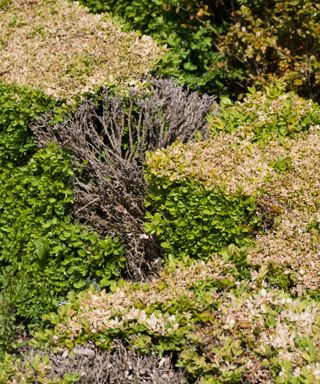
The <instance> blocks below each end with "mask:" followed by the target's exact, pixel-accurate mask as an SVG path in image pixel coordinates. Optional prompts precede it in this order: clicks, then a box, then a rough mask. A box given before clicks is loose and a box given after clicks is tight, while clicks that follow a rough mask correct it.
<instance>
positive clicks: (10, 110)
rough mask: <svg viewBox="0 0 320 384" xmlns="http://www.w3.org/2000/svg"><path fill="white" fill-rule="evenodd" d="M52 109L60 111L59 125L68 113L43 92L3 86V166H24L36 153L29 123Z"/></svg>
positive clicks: (0, 90) (0, 102)
mask: <svg viewBox="0 0 320 384" xmlns="http://www.w3.org/2000/svg"><path fill="white" fill-rule="evenodd" d="M50 109H55V110H56V115H55V122H57V121H59V120H61V118H62V116H63V115H64V114H65V113H66V109H65V108H62V103H59V102H57V101H55V100H52V99H50V98H49V97H48V96H46V95H44V94H43V93H42V92H40V91H33V90H30V89H28V88H26V87H22V86H17V85H7V84H3V83H1V82H0V166H3V165H5V164H8V163H10V164H11V163H12V164H17V163H20V162H24V161H25V160H26V159H27V158H28V156H29V155H30V154H32V153H33V152H34V150H35V144H34V141H33V139H32V137H31V135H30V132H29V130H28V123H29V122H30V121H31V120H33V119H35V118H36V117H37V116H39V115H40V114H41V113H44V112H47V111H49V110H50Z"/></svg>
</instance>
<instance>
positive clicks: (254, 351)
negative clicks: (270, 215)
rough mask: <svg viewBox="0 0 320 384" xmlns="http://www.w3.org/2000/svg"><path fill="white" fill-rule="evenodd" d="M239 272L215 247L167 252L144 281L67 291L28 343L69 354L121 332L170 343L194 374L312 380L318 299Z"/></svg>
mask: <svg viewBox="0 0 320 384" xmlns="http://www.w3.org/2000/svg"><path fill="white" fill-rule="evenodd" d="M228 253H229V257H230V255H231V254H234V256H235V255H237V254H238V250H237V249H236V248H235V247H229V249H228ZM236 257H239V255H238V256H236ZM239 276H240V275H239V271H238V269H237V268H236V267H235V265H234V264H232V263H230V262H224V261H222V259H221V256H220V255H219V256H218V255H216V256H214V257H213V258H211V259H210V260H208V261H207V262H206V263H205V262H203V261H198V262H194V261H191V260H190V259H189V260H188V259H185V260H184V262H183V263H182V262H176V261H174V259H170V262H169V264H168V265H167V267H166V268H165V270H164V271H163V272H161V275H160V277H158V278H154V279H152V280H151V281H149V282H148V283H138V284H132V283H128V282H126V283H124V282H123V283H122V284H119V286H118V288H117V289H116V290H115V291H114V292H113V293H110V294H106V293H105V292H100V293H97V292H94V291H89V292H86V293H82V294H81V295H79V296H78V297H77V298H76V297H74V296H70V297H69V302H68V304H67V305H65V306H62V307H61V308H60V309H59V313H58V314H52V315H51V316H49V317H47V319H48V320H49V321H50V322H51V324H52V329H47V330H46V331H45V332H42V333H39V334H38V335H37V336H36V338H35V339H34V340H33V342H32V345H33V346H34V347H35V346H41V345H42V346H43V345H50V346H51V347H52V346H54V347H55V348H56V349H57V350H60V351H61V352H60V353H64V352H65V354H68V353H70V352H68V351H72V350H74V351H77V349H78V348H79V347H78V345H79V343H84V342H85V341H86V340H88V339H90V340H92V341H93V342H94V343H95V344H96V345H98V346H100V348H111V349H112V347H111V346H112V344H113V342H114V341H116V342H117V338H118V337H122V338H123V339H125V340H126V341H127V342H129V343H130V344H131V345H135V346H136V347H137V348H138V349H139V350H140V351H142V352H145V353H146V352H147V351H152V350H156V351H158V353H164V352H166V351H170V352H171V351H175V354H176V356H177V366H178V367H183V368H184V369H185V370H186V373H187V377H188V378H189V379H190V380H191V382H194V381H196V380H197V379H198V380H199V383H212V380H215V381H216V382H226V383H244V382H246V383H257V382H262V383H273V382H274V383H290V382H291V381H290V380H292V379H293V378H296V380H297V382H298V383H300V382H301V383H302V382H303V380H304V379H305V380H306V381H305V382H307V383H310V384H311V383H314V382H317V381H318V379H319V363H320V355H319V346H320V339H319V334H320V333H319V324H320V322H319V321H320V307H319V303H315V302H313V301H311V300H309V299H304V300H302V299H293V298H292V297H290V295H288V294H287V293H284V292H282V291H279V290H275V289H270V288H266V285H265V282H264V281H263V278H262V279H261V280H260V281H258V279H255V280H252V282H250V283H249V282H248V283H245V282H244V281H242V282H241V281H240V279H239ZM80 348H81V347H80Z"/></svg>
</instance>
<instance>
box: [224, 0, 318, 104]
mask: <svg viewBox="0 0 320 384" xmlns="http://www.w3.org/2000/svg"><path fill="white" fill-rule="evenodd" d="M238 3H239V4H240V5H242V6H241V7H240V9H238V10H236V11H235V12H234V15H233V18H234V20H233V22H232V24H231V25H230V27H229V28H228V31H227V33H226V34H221V35H220V38H219V40H220V41H219V43H218V45H219V47H220V51H221V53H222V54H223V55H225V58H226V71H227V72H228V71H229V72H231V73H233V72H234V71H235V69H237V68H238V69H240V70H241V72H242V73H241V75H240V76H239V81H238V86H239V85H240V87H239V88H240V89H239V91H241V88H242V90H245V88H246V87H247V86H248V85H252V84H257V85H260V86H261V84H268V83H270V81H274V80H275V79H282V80H283V81H285V82H286V86H287V88H288V89H291V90H295V91H297V92H298V93H299V94H301V95H303V96H305V97H307V98H313V99H314V100H319V97H320V94H319V84H320V75H319V69H320V50H319V47H320V44H319V43H320V40H319V36H320V34H319V31H320V5H319V3H318V2H317V1H312V0H285V1H283V0H272V1H252V0H241V1H240V0H239V1H238Z"/></svg>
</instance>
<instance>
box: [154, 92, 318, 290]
mask: <svg viewBox="0 0 320 384" xmlns="http://www.w3.org/2000/svg"><path fill="white" fill-rule="evenodd" d="M270 92H271V89H269V93H270ZM319 119H320V113H319V106H318V105H317V104H315V103H313V102H311V101H310V102H309V101H305V100H304V99H301V98H299V97H298V96H296V95H294V94H291V93H289V94H281V95H279V94H277V96H275V97H272V95H270V94H266V95H263V94H262V93H260V92H258V93H254V94H252V95H249V96H248V98H246V99H245V100H244V102H243V103H235V104H231V103H228V104H226V105H225V106H224V107H222V109H221V111H220V113H218V114H215V115H213V116H212V117H211V119H210V123H209V127H211V129H212V133H213V136H212V138H211V139H209V140H208V141H204V142H199V143H189V144H187V145H184V144H181V143H176V144H174V145H172V146H171V147H169V148H166V149H162V150H161V151H156V152H154V153H153V154H150V155H149V156H148V157H147V165H148V174H149V177H151V179H152V182H153V183H154V188H153V189H152V190H151V192H152V193H153V195H151V199H152V201H154V204H155V206H156V207H157V209H156V211H155V212H154V213H153V215H152V216H151V215H150V217H149V219H150V224H148V228H150V229H151V230H152V231H153V232H154V233H157V231H158V232H159V235H160V236H161V235H162V234H163V233H168V234H172V235H173V234H174V233H180V231H181V232H183V234H180V236H186V238H188V242H187V241H186V238H184V239H185V240H184V244H183V246H182V248H183V249H184V252H185V253H188V251H189V254H190V255H191V254H198V252H194V250H195V249H198V247H199V245H201V244H205V243H206V240H207V239H208V238H210V236H209V237H208V236H200V237H195V235H194V234H195V233H203V232H202V231H205V229H206V228H211V231H214V230H215V228H217V226H218V225H219V226H220V232H221V233H222V235H221V236H220V237H219V239H220V238H222V237H223V236H225V235H226V230H227V229H228V225H227V224H226V223H225V222H224V221H225V220H226V219H227V218H226V217H225V216H224V215H225V214H226V212H229V213H228V215H229V216H230V219H229V221H228V223H230V222H232V220H233V219H234V218H235V217H237V215H238V213H239V209H240V208H239V207H241V204H240V205H237V208H236V209H233V210H232V209H231V210H229V209H224V210H222V212H221V213H215V212H214V210H212V212H211V214H210V213H209V212H208V209H207V207H205V205H206V204H203V206H201V205H200V206H198V207H201V208H199V209H196V210H195V211H196V212H195V211H193V210H192V209H193V207H192V206H191V204H189V205H188V204H187V205H186V204H181V206H180V205H179V202H180V198H178V199H176V202H175V200H174V194H176V195H177V196H179V195H180V194H179V193H178V190H176V191H170V188H171V186H175V185H178V186H179V185H181V188H183V186H184V188H186V187H185V185H188V184H186V183H190V181H192V183H197V184H198V186H201V185H204V186H206V187H207V188H209V189H211V191H214V193H215V194H216V193H218V192H219V193H220V194H222V195H223V196H229V195H230V194H236V193H238V194H242V195H244V196H247V197H251V199H252V201H254V202H255V203H254V204H255V208H254V206H252V208H253V210H254V211H255V212H254V214H255V215H257V216H258V217H259V218H260V219H261V225H260V231H259V232H257V233H255V236H256V239H255V243H256V245H255V247H253V248H249V249H248V250H247V254H248V256H249V260H250V261H251V262H252V263H254V264H258V265H264V264H265V263H269V262H270V261H271V262H277V263H280V264H281V265H282V266H283V267H284V268H285V270H286V271H287V272H288V273H293V274H294V275H296V279H297V286H296V288H295V289H296V291H297V292H300V293H301V292H303V291H304V290H305V289H308V290H313V289H314V290H317V289H319V284H320V280H319V276H320V275H319V265H320V262H319V254H320V253H319V244H320V242H319V232H318V231H317V230H315V229H314V228H313V227H312V225H311V224H310V223H311V222H317V221H318V220H319V179H320V176H319V172H318V167H315V164H318V163H320V158H319V150H318V148H319V145H320V135H319V125H313V124H319V121H320V120H319ZM167 185H168V190H167V189H166V186H167ZM163 186H165V189H164V190H163V189H162V188H163ZM189 192H191V189H190V188H189ZM196 196H197V195H196ZM205 196H206V195H205V194H203V199H204V197H205ZM193 200H195V202H196V201H197V198H195V199H192V197H191V196H190V202H192V203H193V204H194V207H196V204H195V203H194V202H193ZM216 207H217V209H218V208H219V205H216ZM180 211H181V213H182V214H180V215H179V214H177V212H180ZM188 212H189V213H190V217H191V218H192V220H193V221H190V223H193V225H192V226H189V225H186V226H184V225H185V223H186V218H187V217H188ZM176 214H177V216H175V215H176ZM167 220H168V222H167ZM197 220H198V221H197ZM163 221H164V222H165V223H166V225H165V226H163ZM240 222H241V221H240ZM247 223H248V224H250V221H249V220H248V222H247ZM180 227H181V228H180ZM236 228H237V227H236ZM315 228H316V227H315ZM166 231H167V232H166ZM211 236H212V232H211ZM170 239H171V242H169V241H168V242H166V241H165V240H163V242H164V244H163V246H164V249H166V248H167V250H168V251H169V252H170V253H171V252H172V249H173V248H174V247H175V244H178V243H179V239H178V237H174V236H171V237H170ZM180 246H181V245H180V244H179V247H180ZM179 247H178V248H179ZM185 248H187V249H188V250H186V249H185Z"/></svg>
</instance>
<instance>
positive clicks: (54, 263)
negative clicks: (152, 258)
mask: <svg viewBox="0 0 320 384" xmlns="http://www.w3.org/2000/svg"><path fill="white" fill-rule="evenodd" d="M72 176H73V171H72V170H71V167H70V160H69V159H68V157H67V156H66V155H65V154H64V153H63V152H61V151H60V150H58V149H57V148H56V147H54V146H48V147H47V148H46V149H43V150H39V151H38V152H36V154H35V155H34V156H33V157H32V158H31V160H30V161H29V162H28V163H27V164H26V165H24V166H21V167H18V168H7V169H4V170H3V172H2V174H1V175H0V180H1V181H0V185H1V187H0V191H1V194H0V196H1V198H0V213H1V219H0V244H1V245H0V255H1V256H0V261H1V265H2V269H3V272H2V276H1V277H0V282H1V285H3V284H5V282H4V281H3V279H4V277H6V279H7V276H8V275H9V276H11V283H12V284H16V289H15V293H14V298H13V300H12V304H13V305H15V306H16V308H17V314H18V315H20V316H23V317H24V318H28V319H31V320H32V321H36V320H39V317H40V316H41V314H42V313H43V312H44V311H47V310H51V309H53V308H55V307H57V305H58V304H59V302H60V301H62V300H63V299H64V298H65V296H66V294H67V292H68V291H69V290H70V289H75V290H79V289H82V288H84V287H86V286H88V285H90V283H92V282H93V281H94V279H96V280H97V282H98V283H100V284H101V285H102V286H107V285H109V284H110V280H111V279H112V278H115V277H117V276H118V275H119V273H120V269H121V267H122V266H123V258H122V247H121V245H120V243H119V241H118V240H116V239H115V240H112V239H111V238H106V239H100V238H99V237H98V235H97V234H96V233H94V232H89V231H88V230H86V229H84V228H82V227H81V226H80V225H77V224H73V223H72V221H71V218H70V217H68V216H67V210H68V207H69V206H70V204H71V203H72V191H71V189H70V187H69V186H68V185H67V184H65V180H67V179H68V178H70V177H72ZM4 272H5V274H4Z"/></svg>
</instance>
